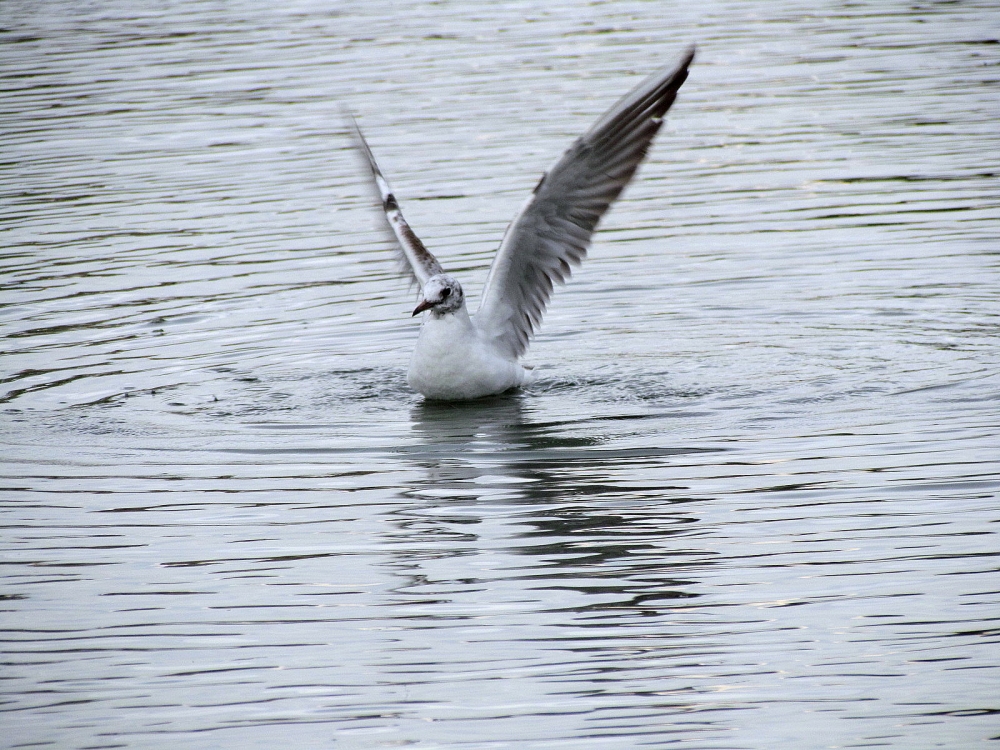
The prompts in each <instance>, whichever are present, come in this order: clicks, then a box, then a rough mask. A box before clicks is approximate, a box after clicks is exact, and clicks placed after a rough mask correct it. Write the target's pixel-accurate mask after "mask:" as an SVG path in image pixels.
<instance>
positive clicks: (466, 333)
mask: <svg viewBox="0 0 1000 750" xmlns="http://www.w3.org/2000/svg"><path fill="white" fill-rule="evenodd" d="M525 375H526V370H525V369H524V367H522V366H521V365H520V364H518V363H517V362H516V361H513V360H509V359H506V358H504V357H501V356H500V355H499V354H497V352H496V350H495V349H494V348H493V347H492V346H490V345H489V343H488V342H486V341H485V340H483V338H482V336H481V335H480V334H479V332H478V330H477V329H476V327H475V326H474V324H473V322H472V320H471V319H470V318H469V314H468V312H467V311H466V309H465V307H464V306H463V307H462V309H460V310H458V311H457V312H455V313H452V314H449V315H442V316H441V317H435V316H433V315H430V316H428V318H427V319H426V320H425V321H424V324H423V325H422V326H421V328H420V336H419V338H418V339H417V346H416V348H415V349H414V351H413V359H412V360H411V362H410V371H409V373H408V375H407V381H408V382H409V384H410V387H411V388H413V389H414V390H416V391H419V392H420V393H422V394H423V395H424V396H426V397H427V398H432V399H443V400H456V399H470V398H479V397H480V396H489V395H491V394H494V393H502V392H503V391H506V390H509V389H510V388H514V387H516V386H519V385H521V384H522V383H523V382H524V380H525Z"/></svg>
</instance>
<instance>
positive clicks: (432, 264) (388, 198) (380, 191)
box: [343, 107, 444, 286]
mask: <svg viewBox="0 0 1000 750" xmlns="http://www.w3.org/2000/svg"><path fill="white" fill-rule="evenodd" d="M343 114H344V118H345V119H346V120H347V121H348V123H349V124H350V127H351V131H352V133H353V135H354V144H355V146H356V147H357V150H358V151H359V152H360V153H361V154H362V155H363V156H364V157H365V161H366V162H367V164H368V168H369V170H370V171H371V176H372V183H373V185H374V187H375V190H376V193H377V195H378V199H379V201H380V202H381V204H382V211H383V212H384V213H385V219H386V222H387V223H388V225H389V228H390V229H391V230H392V233H393V236H394V237H395V239H396V243H397V247H398V249H399V251H400V253H401V255H402V258H401V260H402V261H403V267H404V270H405V271H409V274H410V275H411V276H412V277H413V279H414V280H415V281H416V282H417V283H418V284H420V285H421V286H422V285H423V284H425V283H427V279H429V278H430V277H431V276H435V275H436V274H439V273H444V269H443V268H441V264H440V263H438V260H437V258H435V257H434V255H433V254H432V253H431V251H430V250H428V249H427V248H426V247H425V246H424V243H423V242H421V241H420V238H419V237H417V235H416V234H415V233H414V231H413V230H412V229H411V228H410V225H409V224H408V223H407V222H406V219H405V218H404V217H403V212H402V211H401V210H400V208H399V201H397V200H396V196H395V194H394V193H393V192H392V188H390V187H389V181H388V180H386V179H385V176H384V175H383V174H382V170H381V169H380V168H379V165H378V162H377V161H376V160H375V155H374V154H373V153H372V150H371V147H370V146H369V145H368V141H366V140H365V137H364V135H362V133H361V128H359V127H358V123H357V121H356V120H355V119H354V115H353V114H351V112H350V110H348V109H347V108H346V107H344V108H343Z"/></svg>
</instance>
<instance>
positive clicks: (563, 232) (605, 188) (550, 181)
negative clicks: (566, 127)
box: [475, 47, 694, 357]
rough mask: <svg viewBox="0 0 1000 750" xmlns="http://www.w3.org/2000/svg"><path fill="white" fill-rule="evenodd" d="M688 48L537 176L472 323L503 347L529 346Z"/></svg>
mask: <svg viewBox="0 0 1000 750" xmlns="http://www.w3.org/2000/svg"><path fill="white" fill-rule="evenodd" d="M693 59H694V47H691V48H690V49H688V51H687V53H686V54H685V55H684V57H683V59H682V60H681V62H680V63H679V64H678V65H676V66H670V67H667V68H663V69H661V70H658V71H657V72H655V73H653V74H652V75H651V76H649V77H648V78H647V79H646V80H644V81H643V82H642V83H640V84H639V85H638V86H637V87H636V88H635V89H633V90H632V91H631V92H630V93H629V94H627V95H626V96H624V97H623V98H622V99H620V100H619V101H618V103H617V104H615V105H614V106H613V107H612V108H611V109H609V110H608V111H607V112H606V113H605V114H604V116H603V117H601V119H599V120H598V121H597V122H596V123H595V124H594V126H593V127H592V128H590V130H588V131H587V132H586V133H585V134H584V135H583V136H582V137H580V138H579V139H577V141H576V142H575V143H574V144H573V146H572V147H571V148H570V149H569V150H568V151H567V152H566V153H565V154H563V156H562V158H561V159H559V161H558V162H556V164H555V166H554V167H552V169H551V170H549V172H548V173H546V174H545V175H543V176H542V179H541V181H540V182H539V183H538V185H537V186H536V187H535V190H534V192H533V194H532V195H531V197H530V198H529V199H528V201H527V202H526V203H525V204H524V207H523V208H522V209H521V211H520V213H519V214H518V215H517V216H516V217H515V219H514V221H513V222H511V224H510V226H509V227H508V229H507V233H506V235H504V239H503V242H502V243H500V249H499V250H498V251H497V256H496V258H495V259H494V261H493V265H492V267H491V268H490V273H489V276H488V277H487V279H486V287H485V289H484V290H483V299H482V303H481V304H480V306H479V312H477V313H476V317H475V320H476V324H477V325H478V327H479V328H480V330H481V331H482V332H483V333H484V334H485V335H486V336H488V337H489V338H490V339H491V340H492V341H493V342H494V343H495V344H496V345H497V346H498V347H499V348H500V350H501V351H503V352H504V353H506V354H507V355H509V356H511V357H519V356H521V355H522V354H523V353H524V351H525V350H526V349H527V348H528V340H529V339H530V337H531V335H532V333H533V332H534V330H535V328H537V327H538V324H539V323H540V322H541V320H542V313H543V312H544V311H545V305H546V304H547V303H548V301H549V296H550V295H551V294H552V284H553V282H559V283H562V282H564V281H565V280H566V278H567V277H569V275H570V267H571V266H574V265H578V264H579V263H580V262H581V261H582V260H583V258H584V256H585V255H586V254H587V246H588V245H589V244H590V237H591V235H592V234H593V233H594V229H595V227H596V226H597V222H598V221H600V219H601V217H602V216H603V215H604V213H605V211H607V210H608V206H610V205H611V203H612V202H613V201H614V200H615V199H616V198H617V197H618V195H619V194H620V193H621V191H622V189H624V187H625V186H626V185H627V184H628V182H629V180H631V179H632V175H634V174H635V171H636V169H637V168H638V167H639V164H640V163H641V162H642V160H643V158H644V157H645V156H646V151H647V149H648V148H649V144H650V143H651V142H652V140H653V137H654V136H655V135H656V133H657V131H658V130H659V129H660V126H661V125H662V124H663V116H664V114H666V112H667V110H668V109H670V105H671V104H673V102H674V98H675V97H676V96H677V90H678V89H679V88H680V87H681V84H683V83H684V81H685V79H686V78H687V74H688V66H689V65H690V64H691V61H692V60H693Z"/></svg>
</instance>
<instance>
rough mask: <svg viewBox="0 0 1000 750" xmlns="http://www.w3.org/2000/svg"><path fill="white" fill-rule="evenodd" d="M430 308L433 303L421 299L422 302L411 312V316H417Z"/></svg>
mask: <svg viewBox="0 0 1000 750" xmlns="http://www.w3.org/2000/svg"><path fill="white" fill-rule="evenodd" d="M431 307H434V303H433V302H430V301H428V300H425V299H422V300H420V304H419V305H417V308H416V309H415V310H414V311H413V314H414V315H418V314H419V313H422V312H423V311H424V310H427V309H428V308H431Z"/></svg>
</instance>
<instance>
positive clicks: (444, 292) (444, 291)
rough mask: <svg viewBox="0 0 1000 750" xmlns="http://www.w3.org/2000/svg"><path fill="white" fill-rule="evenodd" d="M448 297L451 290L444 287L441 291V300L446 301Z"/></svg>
mask: <svg viewBox="0 0 1000 750" xmlns="http://www.w3.org/2000/svg"><path fill="white" fill-rule="evenodd" d="M450 295H451V289H449V288H448V287H445V288H444V289H442V290H441V299H448V297H449V296H450Z"/></svg>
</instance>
